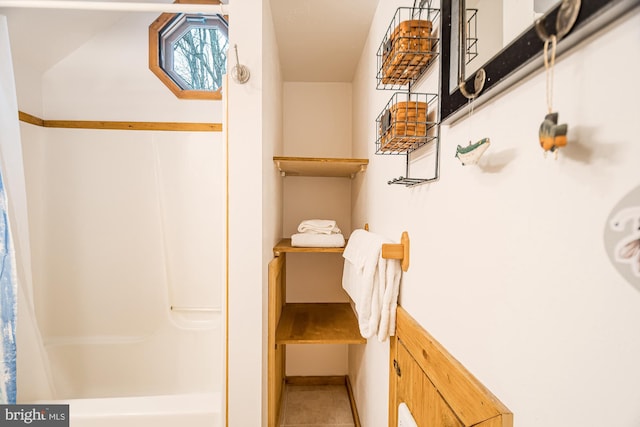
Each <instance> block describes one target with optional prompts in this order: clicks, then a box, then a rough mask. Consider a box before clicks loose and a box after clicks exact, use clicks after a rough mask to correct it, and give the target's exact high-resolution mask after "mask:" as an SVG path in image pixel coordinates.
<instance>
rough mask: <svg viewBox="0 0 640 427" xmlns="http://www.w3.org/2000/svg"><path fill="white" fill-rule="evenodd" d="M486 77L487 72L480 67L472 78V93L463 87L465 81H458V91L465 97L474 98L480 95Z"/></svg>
mask: <svg viewBox="0 0 640 427" xmlns="http://www.w3.org/2000/svg"><path fill="white" fill-rule="evenodd" d="M486 79H487V73H486V72H485V71H484V68H480V69H479V70H478V71H477V72H476V76H475V77H474V78H473V89H474V92H473V93H469V92H468V91H467V88H466V87H465V82H460V85H459V86H458V87H459V88H460V92H461V93H462V94H463V95H464V96H465V97H466V98H467V99H474V98H476V97H477V96H478V95H480V92H482V89H484V82H485V81H486Z"/></svg>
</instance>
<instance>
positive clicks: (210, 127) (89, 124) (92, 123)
mask: <svg viewBox="0 0 640 427" xmlns="http://www.w3.org/2000/svg"><path fill="white" fill-rule="evenodd" d="M18 119H19V120H20V121H22V122H25V123H29V124H32V125H35V126H41V127H45V128H62V129H100V130H147V131H173V132H222V123H195V122H126V121H124V122H118V121H105V120H47V119H41V118H39V117H36V116H33V115H31V114H28V113H25V112H23V111H18Z"/></svg>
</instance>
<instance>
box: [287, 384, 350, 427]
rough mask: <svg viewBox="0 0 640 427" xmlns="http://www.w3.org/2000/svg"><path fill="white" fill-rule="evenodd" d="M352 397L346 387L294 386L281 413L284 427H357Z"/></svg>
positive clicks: (288, 390)
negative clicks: (350, 402)
mask: <svg viewBox="0 0 640 427" xmlns="http://www.w3.org/2000/svg"><path fill="white" fill-rule="evenodd" d="M354 425H355V424H354V422H353V415H352V413H351V405H350V404H349V395H348V394H347V388H346V386H344V385H321V386H308V385H290V384H288V385H287V386H286V387H285V391H284V393H283V396H282V408H281V410H280V426H282V427H301V426H304V427H335V426H341V427H349V426H350V427H353V426H354Z"/></svg>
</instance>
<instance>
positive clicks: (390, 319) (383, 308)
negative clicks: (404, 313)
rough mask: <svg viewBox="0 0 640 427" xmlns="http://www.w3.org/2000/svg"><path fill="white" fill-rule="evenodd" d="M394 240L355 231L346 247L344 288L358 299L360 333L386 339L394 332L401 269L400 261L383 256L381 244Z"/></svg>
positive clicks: (356, 304)
mask: <svg viewBox="0 0 640 427" xmlns="http://www.w3.org/2000/svg"><path fill="white" fill-rule="evenodd" d="M390 242H391V241H390V240H388V239H385V238H383V237H382V236H379V235H376V234H374V233H369V232H368V231H365V230H355V231H354V232H353V233H352V234H351V236H350V237H349V242H348V243H347V247H346V248H345V250H344V253H343V257H344V259H345V263H344V270H343V274H342V287H343V288H344V289H345V291H346V292H347V293H348V294H349V296H350V297H351V299H352V300H353V301H354V302H355V308H356V314H357V316H358V326H359V327H360V334H361V335H362V336H363V337H364V338H370V337H372V336H374V335H378V339H379V340H380V341H385V340H386V339H387V337H389V336H390V335H394V333H395V312H396V307H397V301H398V291H399V285H400V277H401V268H400V262H399V261H398V260H388V259H384V258H382V244H383V243H390Z"/></svg>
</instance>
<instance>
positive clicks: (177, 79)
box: [149, 13, 229, 99]
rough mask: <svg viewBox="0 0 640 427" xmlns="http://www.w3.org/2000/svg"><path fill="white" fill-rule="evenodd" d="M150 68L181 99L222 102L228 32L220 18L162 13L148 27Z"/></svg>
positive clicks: (225, 21)
mask: <svg viewBox="0 0 640 427" xmlns="http://www.w3.org/2000/svg"><path fill="white" fill-rule="evenodd" d="M149 36H150V41H151V43H150V46H151V51H150V54H149V67H150V68H151V70H152V71H153V72H154V73H155V74H156V75H157V76H158V77H159V78H160V80H162V81H163V82H164V83H165V85H167V86H168V87H169V89H171V90H172V91H173V92H174V93H175V94H176V96H178V97H179V98H200V99H221V98H222V96H221V89H222V80H223V76H224V74H226V70H227V51H228V47H229V32H228V23H227V20H226V19H225V18H224V17H222V16H220V15H202V14H185V13H179V14H162V15H161V16H160V17H159V18H158V19H156V21H155V22H154V23H153V24H152V25H151V26H150V27H149Z"/></svg>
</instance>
